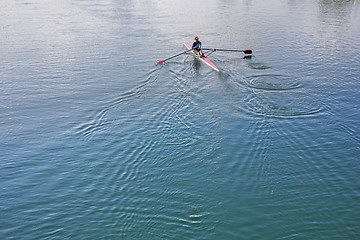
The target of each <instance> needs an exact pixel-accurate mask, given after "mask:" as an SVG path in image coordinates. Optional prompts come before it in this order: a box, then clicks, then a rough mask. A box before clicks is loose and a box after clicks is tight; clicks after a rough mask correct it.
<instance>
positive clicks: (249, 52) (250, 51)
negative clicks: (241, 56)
mask: <svg viewBox="0 0 360 240" xmlns="http://www.w3.org/2000/svg"><path fill="white" fill-rule="evenodd" d="M244 53H245V54H252V50H245V51H244Z"/></svg>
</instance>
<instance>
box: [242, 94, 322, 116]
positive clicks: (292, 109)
mask: <svg viewBox="0 0 360 240" xmlns="http://www.w3.org/2000/svg"><path fill="white" fill-rule="evenodd" d="M245 102H246V108H247V110H248V111H250V112H252V113H255V114H259V115H265V116H270V117H297V116H309V115H314V114H317V113H320V112H321V111H323V110H324V105H323V104H322V103H321V102H319V101H316V100H314V99H312V98H311V97H310V96H308V95H306V94H303V93H300V92H261V93H255V92H254V93H253V94H251V95H249V96H248V98H247V99H245Z"/></svg>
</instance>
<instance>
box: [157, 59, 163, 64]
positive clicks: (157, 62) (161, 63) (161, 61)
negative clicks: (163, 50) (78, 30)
mask: <svg viewBox="0 0 360 240" xmlns="http://www.w3.org/2000/svg"><path fill="white" fill-rule="evenodd" d="M164 62H165V60H162V61H160V62H157V63H156V64H162V63H164Z"/></svg>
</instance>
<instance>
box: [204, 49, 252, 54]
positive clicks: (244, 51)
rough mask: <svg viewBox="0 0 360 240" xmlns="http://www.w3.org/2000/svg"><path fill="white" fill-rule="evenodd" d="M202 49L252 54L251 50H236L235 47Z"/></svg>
mask: <svg viewBox="0 0 360 240" xmlns="http://www.w3.org/2000/svg"><path fill="white" fill-rule="evenodd" d="M202 49H203V50H211V51H214V52H215V51H223V52H243V53H245V54H252V50H236V49H219V48H202Z"/></svg>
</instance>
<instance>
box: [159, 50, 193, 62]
mask: <svg viewBox="0 0 360 240" xmlns="http://www.w3.org/2000/svg"><path fill="white" fill-rule="evenodd" d="M191 50H192V49H189V50H186V51H183V52H181V53H179V54H176V55H174V56H172V57H169V58H167V59H164V60H162V61H160V62H157V63H156V64H161V63H163V62H165V61H167V60H170V59H172V58H175V57H177V56H180V55H181V54H184V53H187V52H189V51H191Z"/></svg>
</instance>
